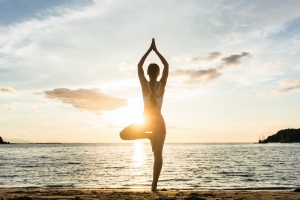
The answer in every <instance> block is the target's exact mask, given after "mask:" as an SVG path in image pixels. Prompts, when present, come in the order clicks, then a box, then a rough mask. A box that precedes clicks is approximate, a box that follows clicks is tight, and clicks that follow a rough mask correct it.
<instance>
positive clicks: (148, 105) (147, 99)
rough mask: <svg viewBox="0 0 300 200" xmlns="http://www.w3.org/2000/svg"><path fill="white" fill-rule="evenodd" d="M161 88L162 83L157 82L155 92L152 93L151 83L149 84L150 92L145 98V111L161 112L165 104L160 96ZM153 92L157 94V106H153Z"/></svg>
mask: <svg viewBox="0 0 300 200" xmlns="http://www.w3.org/2000/svg"><path fill="white" fill-rule="evenodd" d="M160 87H161V83H160V82H156V84H155V86H154V91H152V90H151V87H150V82H148V88H149V91H150V92H149V94H148V95H147V96H144V97H143V99H144V107H145V110H146V108H149V109H154V110H159V111H160V110H161V107H162V103H163V97H162V96H160V94H159V90H160ZM152 92H155V100H156V105H152V103H151V100H150V98H151V94H152Z"/></svg>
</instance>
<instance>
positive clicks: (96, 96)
mask: <svg viewBox="0 0 300 200" xmlns="http://www.w3.org/2000/svg"><path fill="white" fill-rule="evenodd" d="M44 94H45V97H46V98H49V99H57V100H59V101H62V102H63V103H67V104H71V105H72V106H74V107H75V108H77V109H79V110H86V111H92V112H98V111H103V110H114V109H117V108H120V107H122V106H126V105H127V101H126V100H125V99H121V98H116V97H111V96H108V95H106V94H103V93H99V92H96V91H95V90H88V89H78V90H70V89H66V88H56V89H54V90H52V91H51V90H50V91H45V92H44Z"/></svg>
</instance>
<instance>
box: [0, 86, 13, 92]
mask: <svg viewBox="0 0 300 200" xmlns="http://www.w3.org/2000/svg"><path fill="white" fill-rule="evenodd" d="M15 91H16V90H15V89H14V88H11V87H0V92H15Z"/></svg>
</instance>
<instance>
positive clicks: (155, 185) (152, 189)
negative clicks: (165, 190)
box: [151, 183, 157, 191]
mask: <svg viewBox="0 0 300 200" xmlns="http://www.w3.org/2000/svg"><path fill="white" fill-rule="evenodd" d="M151 191H157V184H154V183H152V186H151Z"/></svg>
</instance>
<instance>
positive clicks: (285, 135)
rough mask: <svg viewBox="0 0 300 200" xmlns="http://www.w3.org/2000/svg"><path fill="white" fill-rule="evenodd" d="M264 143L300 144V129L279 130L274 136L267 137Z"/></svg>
mask: <svg viewBox="0 0 300 200" xmlns="http://www.w3.org/2000/svg"><path fill="white" fill-rule="evenodd" d="M264 141H265V142H282V143H291V142H300V129H299V128H298V129H285V130H280V131H278V132H277V133H276V134H274V135H271V136H269V137H268V138H267V139H266V140H264Z"/></svg>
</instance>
